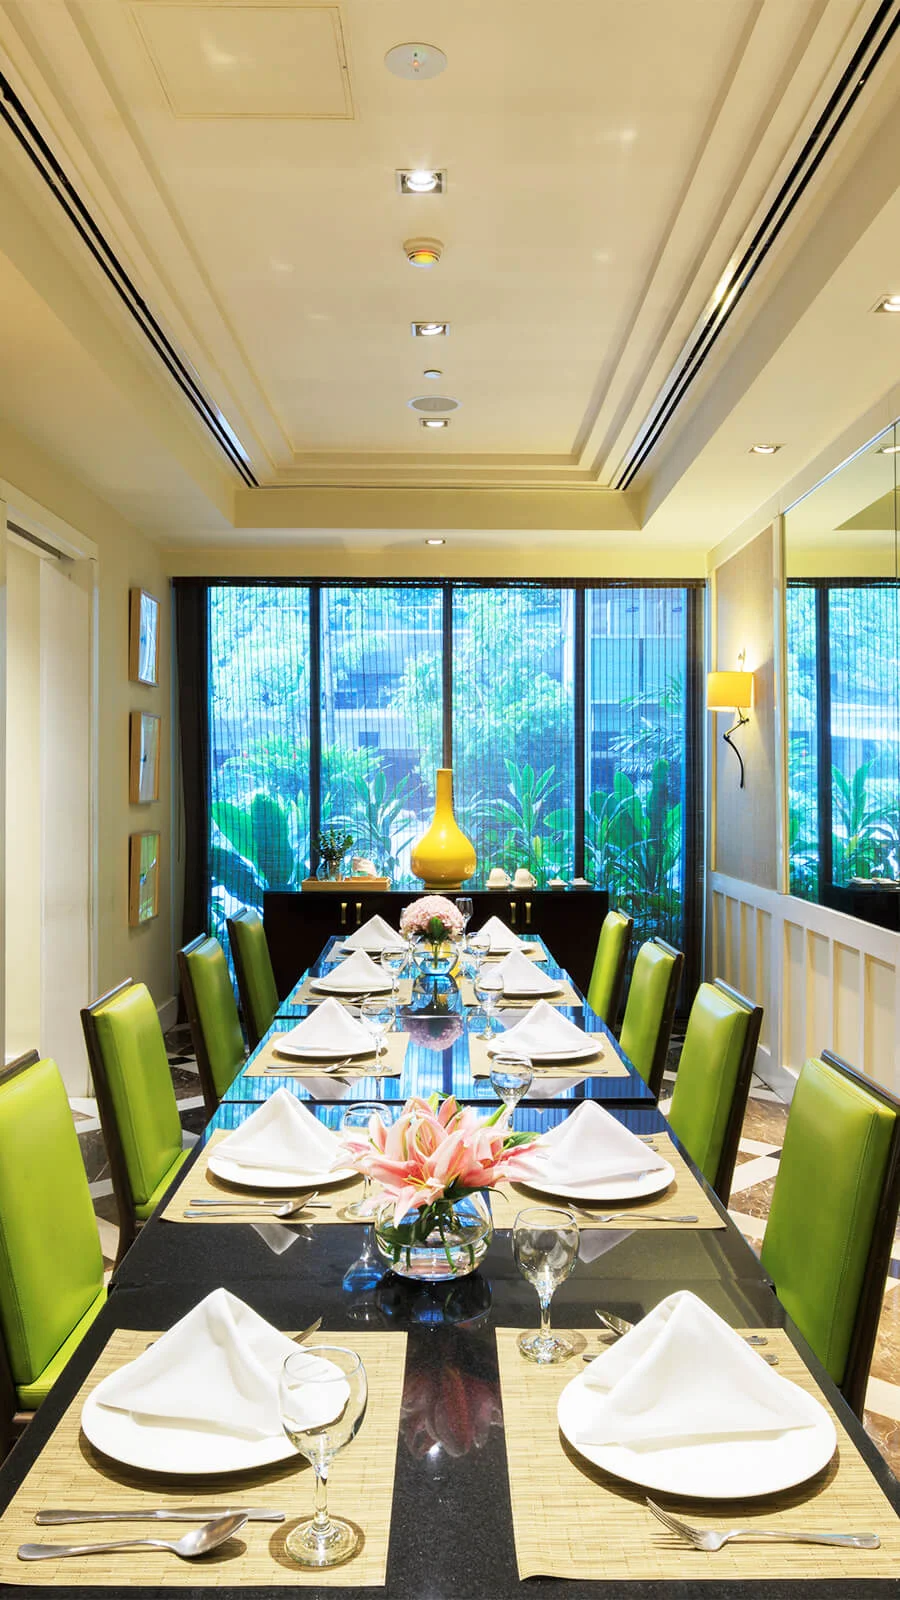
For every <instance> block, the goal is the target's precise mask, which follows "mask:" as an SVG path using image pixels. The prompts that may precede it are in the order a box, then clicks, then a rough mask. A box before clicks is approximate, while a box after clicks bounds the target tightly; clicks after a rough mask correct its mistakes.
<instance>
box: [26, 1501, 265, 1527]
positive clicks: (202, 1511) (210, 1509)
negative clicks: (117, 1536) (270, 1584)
mask: <svg viewBox="0 0 900 1600" xmlns="http://www.w3.org/2000/svg"><path fill="white" fill-rule="evenodd" d="M237 1515H240V1516H243V1517H246V1518H247V1521H248V1522H283V1521H284V1516H285V1514H284V1512H283V1511H273V1510H272V1509H271V1508H270V1507H268V1506H252V1507H248V1506H240V1507H238V1506H171V1507H170V1506H160V1507H157V1508H153V1509H151V1510H143V1509H138V1510H134V1511H65V1510H63V1511H59V1510H50V1511H38V1512H36V1513H35V1518H34V1520H35V1522H37V1523H39V1524H41V1525H42V1526H44V1527H51V1528H58V1527H61V1526H62V1524H63V1523H66V1522H204V1521H205V1520H206V1518H207V1517H231V1516H237Z"/></svg>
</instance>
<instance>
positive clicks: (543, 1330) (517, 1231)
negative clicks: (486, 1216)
mask: <svg viewBox="0 0 900 1600" xmlns="http://www.w3.org/2000/svg"><path fill="white" fill-rule="evenodd" d="M512 1243H513V1256H514V1258H515V1263H516V1266H517V1267H518V1269H519V1271H520V1272H521V1274H522V1277H523V1278H525V1279H527V1281H528V1282H529V1283H533V1284H534V1287H535V1289H536V1290H537V1293H538V1299H539V1300H540V1303H541V1326H540V1328H539V1329H538V1331H537V1332H535V1333H522V1334H520V1335H519V1339H518V1345H519V1349H520V1350H521V1352H522V1354H523V1356H525V1358H526V1359H527V1360H528V1361H537V1362H538V1363H539V1364H540V1365H541V1366H547V1365H552V1364H555V1363H556V1362H559V1361H565V1360H567V1359H568V1357H569V1356H570V1355H571V1354H572V1345H571V1344H570V1343H569V1341H568V1340H567V1339H563V1338H562V1337H561V1336H560V1335H559V1334H558V1333H551V1332H550V1301H551V1300H552V1299H553V1293H554V1290H555V1289H558V1287H559V1285H560V1284H561V1283H565V1281H566V1278H568V1277H569V1275H570V1273H571V1272H572V1270H573V1269H574V1266H575V1262H576V1259H577V1257H578V1224H577V1223H576V1221H575V1218H574V1216H573V1215H572V1212H571V1211H564V1210H562V1208H561V1207H557V1206H528V1207H527V1209H526V1210H525V1211H520V1212H519V1214H518V1216H517V1217H516V1220H515V1222H514V1223H513V1238H512Z"/></svg>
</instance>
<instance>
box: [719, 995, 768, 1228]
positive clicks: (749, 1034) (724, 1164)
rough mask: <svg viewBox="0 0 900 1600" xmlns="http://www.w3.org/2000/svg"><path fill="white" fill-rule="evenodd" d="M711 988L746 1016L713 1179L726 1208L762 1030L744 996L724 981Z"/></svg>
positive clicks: (757, 1012) (757, 1009) (759, 1011)
mask: <svg viewBox="0 0 900 1600" xmlns="http://www.w3.org/2000/svg"><path fill="white" fill-rule="evenodd" d="M713 987H714V988H715V989H719V990H720V991H721V993H722V994H725V995H727V996H728V998H729V1000H733V1001H734V1002H735V1004H736V1005H739V1006H740V1007H741V1008H742V1010H744V1011H746V1012H747V1014H748V1021H747V1031H746V1033H745V1034H744V1045H743V1049H742V1050H741V1059H740V1061H739V1062H738V1070H737V1077H736V1079H735V1083H734V1094H733V1095H732V1097H731V1107H730V1109H729V1112H728V1121H727V1123H726V1124H725V1137H724V1139H723V1140H722V1149H721V1152H720V1155H719V1165H718V1167H717V1168H716V1176H715V1179H714V1180H713V1188H714V1189H715V1191H716V1194H717V1195H718V1197H719V1199H720V1200H721V1202H722V1204H723V1206H727V1205H728V1199H729V1196H730V1194H731V1180H732V1178H733V1177H734V1164H735V1161H736V1160H737V1153H738V1144H739V1143H740V1138H741V1128H742V1127H743V1125H744V1112H745V1111H746V1109H747V1097H748V1095H749V1093H750V1080H751V1078H752V1077H753V1067H754V1063H755V1061H756V1047H757V1045H758V1044H759V1033H760V1029H761V1027H762V1019H763V1008H762V1006H755V1005H754V1004H753V1001H752V1000H748V999H747V996H746V995H743V994H741V993H739V991H738V990H737V989H732V987H731V984H730V983H726V982H725V980H724V978H715V979H714V980H713Z"/></svg>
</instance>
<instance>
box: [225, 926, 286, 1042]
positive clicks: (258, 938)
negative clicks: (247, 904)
mask: <svg viewBox="0 0 900 1600" xmlns="http://www.w3.org/2000/svg"><path fill="white" fill-rule="evenodd" d="M228 937H229V939H230V940H231V954H232V956H233V957H234V970H235V972H236V973H237V980H238V990H239V992H240V996H241V1005H242V1007H243V1010H244V1024H245V1026H246V1029H247V1042H248V1044H249V1045H250V1048H251V1050H252V1049H254V1048H255V1047H256V1045H258V1044H259V1041H260V1039H261V1038H262V1036H263V1034H264V1033H266V1032H267V1030H268V1029H269V1028H270V1027H271V1026H272V1022H273V1019H274V1017H275V1013H276V1011H277V1010H278V990H277V988H276V987H275V974H274V972H273V971H272V958H271V956H270V955H269V946H268V942H267V940H266V931H265V928H264V927H263V925H262V919H261V918H260V916H259V914H258V912H256V911H250V910H245V911H241V912H240V913H239V914H238V916H236V917H233V918H231V919H230V920H229V922H228Z"/></svg>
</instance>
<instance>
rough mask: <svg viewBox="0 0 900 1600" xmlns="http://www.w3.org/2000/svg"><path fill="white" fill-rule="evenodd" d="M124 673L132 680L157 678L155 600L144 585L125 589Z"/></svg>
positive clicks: (157, 656) (152, 682)
mask: <svg viewBox="0 0 900 1600" xmlns="http://www.w3.org/2000/svg"><path fill="white" fill-rule="evenodd" d="M129 600H130V604H129V612H128V676H129V678H130V679H131V681H132V683H149V684H151V685H153V686H154V687H155V685H156V684H158V682H159V601H158V600H157V599H156V597H155V596H154V595H152V594H148V593H147V591H146V589H131V590H129Z"/></svg>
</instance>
